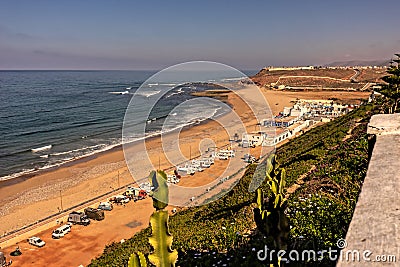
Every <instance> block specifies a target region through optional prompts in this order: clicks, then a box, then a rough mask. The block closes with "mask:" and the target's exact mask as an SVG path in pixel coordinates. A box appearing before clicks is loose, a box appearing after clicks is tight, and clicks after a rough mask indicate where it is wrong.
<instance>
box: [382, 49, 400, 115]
mask: <svg viewBox="0 0 400 267" xmlns="http://www.w3.org/2000/svg"><path fill="white" fill-rule="evenodd" d="M395 56H396V57H397V58H395V59H392V60H391V61H390V66H389V68H388V70H387V71H386V72H387V73H388V74H389V75H387V76H384V77H382V80H383V81H385V82H386V83H387V85H386V86H385V87H384V90H382V92H381V93H382V94H383V95H385V96H386V97H388V98H390V99H391V100H392V101H393V103H392V106H391V108H390V110H389V113H394V112H396V111H397V110H398V108H399V100H400V92H399V91H400V90H399V89H400V54H395Z"/></svg>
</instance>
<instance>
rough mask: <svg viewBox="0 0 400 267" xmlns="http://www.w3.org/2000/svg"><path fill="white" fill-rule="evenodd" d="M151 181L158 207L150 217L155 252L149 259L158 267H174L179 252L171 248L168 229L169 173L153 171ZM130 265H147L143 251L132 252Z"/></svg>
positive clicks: (154, 201)
mask: <svg viewBox="0 0 400 267" xmlns="http://www.w3.org/2000/svg"><path fill="white" fill-rule="evenodd" d="M149 181H150V183H151V185H152V186H153V187H154V189H153V193H152V195H151V196H152V198H153V207H154V208H155V209H156V211H155V212H153V214H152V215H151V217H150V225H151V232H152V235H151V236H150V237H149V243H150V245H151V246H152V247H153V252H152V253H151V254H150V255H149V256H148V259H149V261H150V262H151V263H152V264H154V265H155V266H157V267H174V266H175V263H176V261H177V259H178V252H177V251H176V250H173V249H172V248H171V246H172V235H171V234H170V232H169V229H168V218H169V215H168V211H166V210H164V209H165V208H166V207H167V206H168V185H167V175H166V174H165V172H163V171H152V172H151V173H150V175H149ZM128 266H129V267H146V266H147V261H146V258H145V256H144V254H143V253H142V252H135V253H132V255H131V257H130V258H129V263H128Z"/></svg>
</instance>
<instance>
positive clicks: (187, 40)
mask: <svg viewBox="0 0 400 267" xmlns="http://www.w3.org/2000/svg"><path fill="white" fill-rule="evenodd" d="M399 12H400V1H399V0H393V1H391V0H387V1H385V0H383V1H378V0H374V1H370V0H362V1H357V0H354V1H352V0H346V1H338V0H335V1H324V0H315V1H311V0H310V1H289V0H286V1H267V0H264V1H216V0H214V1H183V0H182V1H173V0H169V1H151V0H150V1H140V2H139V1H133V0H131V1H128V0H118V1H110V0H108V1H103V0H92V1H82V0H80V1H75V0H68V1H54V0H48V1H41V0H35V1H33V0H26V1H19V0H13V1H12V0H3V1H1V2H0V69H161V68H163V67H167V66H170V65H172V64H176V63H181V62H185V61H191V60H210V61H217V62H221V63H225V64H228V65H231V66H233V67H236V68H239V69H259V68H260V67H263V66H266V65H309V64H313V65H315V64H325V63H329V62H331V61H336V60H352V59H357V60H375V59H388V58H390V57H391V56H392V54H393V53H395V52H399V51H400V15H399V14H400V13H399Z"/></svg>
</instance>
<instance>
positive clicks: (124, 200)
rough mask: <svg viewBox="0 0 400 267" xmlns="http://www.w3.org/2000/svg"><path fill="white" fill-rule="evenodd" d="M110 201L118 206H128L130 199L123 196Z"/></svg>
mask: <svg viewBox="0 0 400 267" xmlns="http://www.w3.org/2000/svg"><path fill="white" fill-rule="evenodd" d="M109 200H110V202H112V203H116V204H126V203H128V202H129V201H130V199H129V197H126V196H123V195H117V196H113V197H112V198H110V199H109Z"/></svg>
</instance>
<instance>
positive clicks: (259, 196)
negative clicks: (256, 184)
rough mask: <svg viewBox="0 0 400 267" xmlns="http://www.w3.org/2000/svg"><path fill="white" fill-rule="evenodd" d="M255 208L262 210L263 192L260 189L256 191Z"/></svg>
mask: <svg viewBox="0 0 400 267" xmlns="http://www.w3.org/2000/svg"><path fill="white" fill-rule="evenodd" d="M257 206H258V208H259V209H260V210H263V209H264V192H263V191H262V190H261V188H258V189H257Z"/></svg>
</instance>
